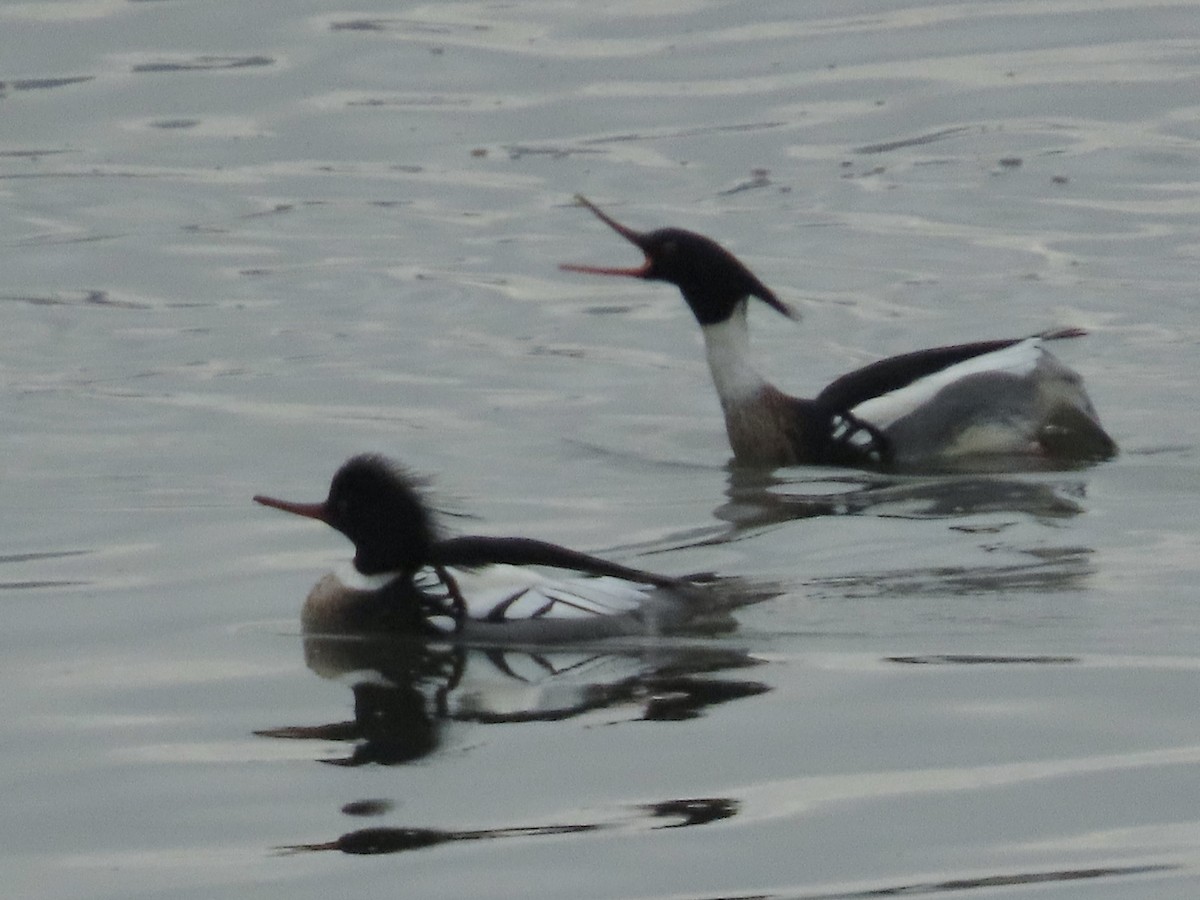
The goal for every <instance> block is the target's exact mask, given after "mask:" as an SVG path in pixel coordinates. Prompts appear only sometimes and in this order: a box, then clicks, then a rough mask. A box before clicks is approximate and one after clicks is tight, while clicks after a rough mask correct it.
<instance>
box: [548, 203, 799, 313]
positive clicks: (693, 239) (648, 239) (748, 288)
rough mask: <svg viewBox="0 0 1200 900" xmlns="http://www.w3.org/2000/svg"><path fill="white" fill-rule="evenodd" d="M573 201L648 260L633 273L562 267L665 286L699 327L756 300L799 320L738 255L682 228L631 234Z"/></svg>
mask: <svg viewBox="0 0 1200 900" xmlns="http://www.w3.org/2000/svg"><path fill="white" fill-rule="evenodd" d="M575 199H576V200H577V201H578V202H579V203H580V204H581V205H583V206H586V207H587V208H588V209H590V210H591V211H592V212H593V213H595V214H596V216H597V218H599V219H600V221H602V222H604V223H605V224H606V225H608V226H609V227H610V228H612V230H613V231H615V232H616V233H617V234H619V235H621V237H623V238H625V240H627V241H629V242H630V243H631V244H633V245H634V246H635V247H637V248H638V249H640V250H641V251H642V252H643V253H644V254H646V261H645V263H644V264H642V265H641V266H639V267H637V268H632V269H622V268H609V267H604V266H587V265H577V264H574V263H564V264H563V265H562V266H561V268H563V269H565V270H567V271H569V272H587V273H590V274H593V275H625V276H628V277H630V278H645V279H648V280H650V281H668V282H670V283H671V284H673V285H675V286H676V287H677V288H679V290H680V292H681V293H682V294H683V299H684V300H686V301H687V304H688V306H689V307H691V310H692V313H693V315H695V317H696V321H698V322H699V323H700V324H701V325H715V324H716V323H718V322H724V321H725V320H726V319H728V318H729V317H730V316H731V315H732V314H733V311H734V309H735V308H736V307H737V304H738V303H740V302H741V301H742V300H744V299H746V298H747V297H758V298H759V299H760V300H762V301H763V302H764V303H766V304H767V305H768V306H770V307H771V308H773V309H775V310H777V311H778V312H780V313H782V314H783V315H785V316H788V317H789V318H792V319H794V318H797V316H796V313H795V311H793V310H792V308H791V307H790V306H788V305H787V304H786V303H784V302H783V301H782V300H780V299H779V298H778V297H776V296H775V294H774V293H773V292H772V291H771V289H770V288H768V287H767V286H766V285H764V284H763V283H762V282H761V281H759V280H758V278H756V277H755V275H754V273H753V272H751V271H750V270H749V269H747V268H746V267H745V266H744V265H743V264H742V262H741V261H740V260H739V259H738V258H737V257H736V256H734V255H733V254H732V253H730V252H729V251H728V250H726V249H725V248H724V247H722V246H721V245H720V244H718V243H717V242H716V241H714V240H712V239H711V238H706V237H705V236H704V235H702V234H696V233H695V232H694V231H684V230H683V229H682V228H660V229H658V230H657V231H648V232H640V231H634V230H633V229H632V228H627V227H626V226H624V225H622V224H621V223H619V222H617V221H616V220H615V219H612V218H611V217H609V216H608V215H606V214H605V213H604V212H602V211H601V210H600V209H599V208H598V207H596V206H595V205H593V204H592V203H591V202H590V201H588V200H587V199H586V198H584V197H576V198H575Z"/></svg>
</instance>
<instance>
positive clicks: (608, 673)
mask: <svg viewBox="0 0 1200 900" xmlns="http://www.w3.org/2000/svg"><path fill="white" fill-rule="evenodd" d="M304 656H305V661H306V662H307V663H308V666H309V668H310V669H312V670H313V671H314V672H316V673H317V674H318V675H320V676H321V677H323V678H329V679H337V680H343V681H349V682H350V687H351V691H352V692H353V695H354V718H353V719H352V720H350V721H342V722H334V723H331V724H327V725H297V726H284V727H280V728H270V729H263V730H260V731H259V732H257V733H258V734H260V735H261V736H263V737H274V738H290V739H299V740H321V741H336V742H338V743H343V744H349V745H352V747H353V749H352V751H351V752H350V754H349V755H347V756H344V757H341V758H337V759H326V760H325V761H326V762H329V763H334V764H337V765H344V766H359V765H363V764H365V763H375V764H379V765H403V764H405V763H410V762H413V761H415V760H417V759H421V758H423V757H425V756H428V755H429V754H431V753H434V752H436V751H437V749H438V748H439V746H440V745H441V742H442V739H443V738H442V729H443V727H444V726H445V725H446V723H448V722H474V723H479V724H493V723H505V722H508V723H514V722H553V721H560V720H563V719H569V718H573V717H575V716H579V715H583V714H584V713H587V712H589V711H591V710H597V709H610V708H614V707H620V708H622V709H625V710H627V711H628V713H630V714H631V715H633V716H634V717H636V718H639V719H642V720H647V721H679V720H683V719H690V718H695V717H698V716H700V715H702V714H703V713H704V712H705V711H706V710H707V709H708V708H710V707H713V706H717V705H719V704H722V703H728V702H730V701H732V700H738V699H741V698H743V697H753V696H755V695H757V694H761V693H764V692H765V691H767V690H769V688H768V686H767V685H766V684H764V683H762V682H760V681H755V680H752V679H741V678H738V677H732V676H730V675H727V674H725V673H727V672H731V671H740V670H743V669H748V668H752V667H756V666H758V665H760V664H761V662H762V661H761V660H759V659H756V658H755V657H753V656H750V655H749V654H747V653H746V652H744V651H742V650H737V649H734V648H728V647H721V646H714V645H712V644H710V643H707V642H695V641H686V642H682V643H675V642H672V643H662V642H660V641H653V642H641V643H640V644H620V643H614V642H613V641H611V640H609V641H605V642H603V643H596V644H592V645H590V646H574V645H559V646H557V647H546V648H542V649H533V648H523V649H518V648H514V647H498V646H493V647H480V646H467V645H465V644H463V643H462V642H461V641H457V640H455V641H445V640H432V641H431V640H428V639H413V638H410V637H406V636H395V635H356V636H353V637H351V636H346V635H313V634H308V635H305V638H304Z"/></svg>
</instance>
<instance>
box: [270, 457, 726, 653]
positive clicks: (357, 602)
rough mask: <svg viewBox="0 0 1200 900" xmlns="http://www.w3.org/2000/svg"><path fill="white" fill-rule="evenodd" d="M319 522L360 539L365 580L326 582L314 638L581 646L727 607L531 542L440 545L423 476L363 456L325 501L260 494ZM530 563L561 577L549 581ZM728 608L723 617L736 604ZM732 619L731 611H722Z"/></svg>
mask: <svg viewBox="0 0 1200 900" xmlns="http://www.w3.org/2000/svg"><path fill="white" fill-rule="evenodd" d="M254 499H255V500H256V501H257V502H258V503H262V504H263V505H265V506H271V507H274V508H276V509H282V510H285V511H286V512H291V513H295V514H297V515H301V516H307V517H309V518H313V519H318V520H320V521H322V522H325V523H326V524H328V525H330V526H332V527H333V528H336V529H337V530H338V531H340V532H342V534H344V535H346V537H348V538H349V539H350V540H351V541H352V542H353V543H354V550H355V554H354V567H355V569H357V570H358V572H359V573H361V574H362V575H363V576H367V580H366V581H365V582H364V583H362V584H360V585H354V584H348V583H346V582H344V581H343V580H342V579H341V578H339V577H338V576H336V575H334V574H330V575H326V576H325V577H324V578H322V579H321V580H320V581H319V582H318V583H317V585H316V586H315V587H314V588H313V590H312V592H311V593H310V594H309V596H308V599H307V600H306V601H305V604H304V613H303V625H304V630H305V632H306V633H309V634H329V633H343V634H344V633H392V634H397V633H398V634H410V635H426V636H448V635H458V636H461V637H462V638H464V639H466V640H470V641H484V642H495V641H503V642H510V643H511V642H518V641H519V642H532V643H545V642H556V641H564V640H568V641H577V640H588V639H593V638H601V637H606V636H611V635H621V634H646V633H659V632H662V631H665V630H671V629H675V628H678V627H681V626H683V625H685V624H687V623H691V622H694V621H695V620H697V619H698V618H700V617H702V616H703V614H704V613H706V612H707V613H712V612H715V611H717V610H718V609H719V608H720V607H721V605H722V598H721V597H720V595H719V592H717V591H715V590H714V587H715V586H714V585H702V584H697V583H696V582H694V581H691V580H688V579H682V578H673V577H670V576H665V575H657V574H654V573H653V572H646V571H643V570H640V569H633V568H629V567H627V566H622V565H619V564H617V563H611V562H608V561H606V560H603V559H599V558H597V557H594V556H589V555H587V554H584V553H579V552H577V551H574V550H568V549H567V548H565V547H560V546H558V545H556V544H550V543H546V542H544V541H537V540H532V539H528V538H497V537H482V536H464V537H456V538H443V537H441V536H440V535H439V533H438V529H437V526H436V524H435V522H434V520H433V516H432V514H431V512H430V510H429V508H428V506H427V505H426V504H425V502H424V500H423V498H422V496H421V494H420V492H419V490H418V488H417V483H416V480H415V479H414V478H413V477H412V476H410V475H408V474H407V473H406V472H404V471H403V470H402V469H400V468H399V467H397V466H395V465H393V464H392V463H390V462H388V461H387V460H385V459H383V458H382V457H379V456H369V455H364V456H356V457H354V458H352V459H351V460H349V461H348V462H346V463H345V464H344V465H343V466H342V467H341V468H340V469H339V470H338V472H337V474H336V475H335V476H334V478H333V482H332V484H331V485H330V488H329V496H328V497H327V498H326V499H325V500H324V501H323V502H321V503H292V502H288V501H284V500H276V499H273V498H271V497H263V496H257V497H255V498H254ZM531 566H540V567H544V568H549V569H554V570H558V571H559V572H562V573H565V574H563V575H547V574H543V573H541V572H539V571H537V570H535V569H533V568H530V567H531ZM729 605H730V604H729V603H728V602H725V603H724V609H725V610H727V609H728V608H729ZM721 611H724V610H721Z"/></svg>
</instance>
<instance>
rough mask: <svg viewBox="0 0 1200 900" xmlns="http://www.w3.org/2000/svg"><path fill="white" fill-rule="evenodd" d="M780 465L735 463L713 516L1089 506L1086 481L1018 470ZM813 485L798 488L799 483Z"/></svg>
mask: <svg viewBox="0 0 1200 900" xmlns="http://www.w3.org/2000/svg"><path fill="white" fill-rule="evenodd" d="M780 471H781V472H783V473H784V474H783V475H781V474H779V473H778V472H762V471H753V470H748V469H743V468H731V469H730V472H729V481H728V487H727V489H726V492H725V495H726V497H727V498H728V500H727V501H726V502H725V503H724V504H722V505H721V506H719V507H717V509H716V510H715V511H714V515H715V516H716V517H717V518H719V519H722V520H724V521H727V522H730V523H732V524H733V525H734V526H736V527H737V528H757V527H761V526H763V525H774V524H777V523H780V522H787V521H790V520H792V519H807V518H813V517H816V516H851V515H863V514H873V515H886V516H888V517H889V518H901V519H904V518H911V519H949V518H959V517H962V516H965V515H978V514H981V513H993V512H1015V513H1022V514H1024V515H1028V516H1031V517H1033V518H1036V519H1043V520H1044V519H1063V518H1068V517H1070V516H1076V515H1078V514H1079V513H1080V512H1082V511H1083V507H1082V506H1081V505H1080V502H1079V501H1081V500H1082V499H1083V497H1084V494H1085V486H1084V482H1082V481H1077V480H1068V481H1058V482H1043V481H1037V480H1033V481H1030V480H1027V479H1023V478H1021V477H1016V476H1000V475H989V476H975V475H971V476H952V475H947V476H939V477H933V478H914V477H904V476H885V475H872V474H870V473H862V474H857V473H856V474H839V475H832V476H831V475H822V476H820V477H817V478H813V479H806V480H805V481H803V482H799V483H798V482H797V481H795V480H794V479H789V478H787V477H786V472H787V470H780ZM797 487H801V488H802V489H803V488H807V490H801V491H797V490H796V488H797Z"/></svg>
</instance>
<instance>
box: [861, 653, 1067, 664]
mask: <svg viewBox="0 0 1200 900" xmlns="http://www.w3.org/2000/svg"><path fill="white" fill-rule="evenodd" d="M884 661H885V662H892V663H901V664H903V665H908V666H1064V665H1069V664H1071V663H1077V662H1079V657H1077V656H992V655H978V654H961V653H933V654H922V655H921V656H885V657H884Z"/></svg>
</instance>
